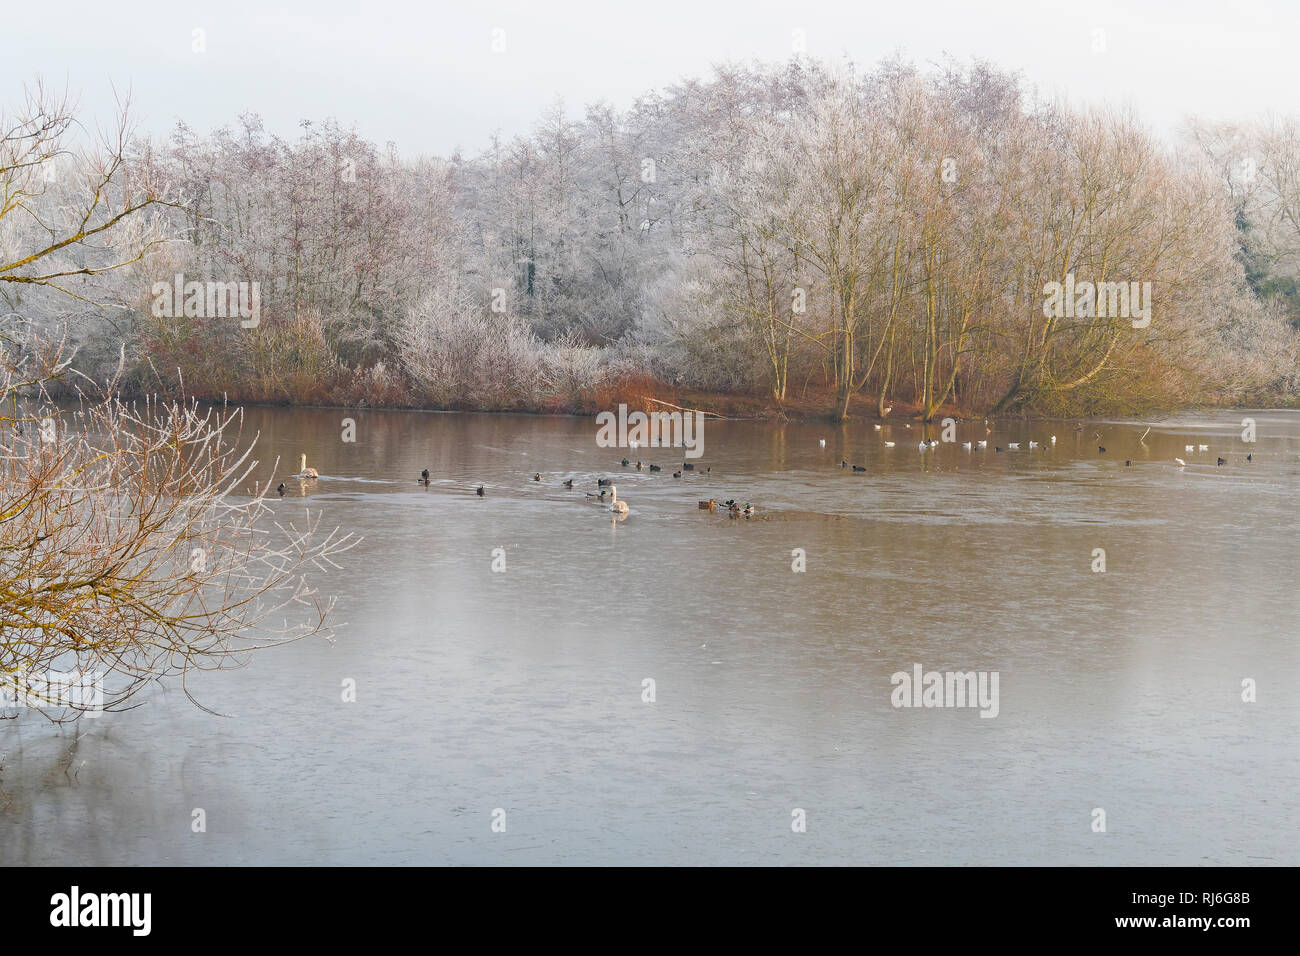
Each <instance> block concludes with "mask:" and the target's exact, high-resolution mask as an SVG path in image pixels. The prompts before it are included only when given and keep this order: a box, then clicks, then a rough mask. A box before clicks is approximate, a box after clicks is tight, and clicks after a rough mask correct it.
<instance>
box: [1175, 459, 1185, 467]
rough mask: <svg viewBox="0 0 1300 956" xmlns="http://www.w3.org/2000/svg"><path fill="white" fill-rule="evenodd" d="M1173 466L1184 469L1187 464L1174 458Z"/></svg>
mask: <svg viewBox="0 0 1300 956" xmlns="http://www.w3.org/2000/svg"><path fill="white" fill-rule="evenodd" d="M1174 464H1176V465H1177V466H1178V467H1179V468H1186V467H1187V462H1185V461H1183V460H1182V459H1181V458H1175V459H1174Z"/></svg>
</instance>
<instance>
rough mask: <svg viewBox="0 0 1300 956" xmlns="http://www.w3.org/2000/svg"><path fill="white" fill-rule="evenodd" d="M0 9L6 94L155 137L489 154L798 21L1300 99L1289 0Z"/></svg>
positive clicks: (1207, 91)
mask: <svg viewBox="0 0 1300 956" xmlns="http://www.w3.org/2000/svg"><path fill="white" fill-rule="evenodd" d="M4 2H5V11H4V15H3V22H4V28H5V29H4V33H5V34H6V36H5V38H4V44H3V46H4V56H3V58H0V78H3V81H4V97H3V100H4V102H6V103H11V102H13V101H14V99H15V94H16V91H18V90H20V89H21V87H22V84H23V83H25V82H30V81H31V80H32V79H33V78H34V77H35V76H37V75H38V74H39V75H41V76H43V77H44V78H45V79H46V80H47V81H51V82H53V83H55V84H57V85H60V86H62V85H64V84H66V85H67V86H68V87H69V89H70V90H71V91H72V92H73V93H74V94H76V95H77V96H78V97H79V99H80V102H81V104H82V106H83V107H84V109H85V114H86V115H87V116H89V117H90V118H96V117H100V118H103V117H107V116H109V115H111V104H112V92H111V91H112V86H113V85H114V84H116V85H117V86H118V88H120V89H128V88H129V89H130V90H131V92H132V97H133V101H134V106H135V116H136V120H137V122H138V124H139V125H140V126H141V127H142V128H143V129H144V130H147V131H151V132H163V131H165V130H166V129H167V128H168V127H170V126H171V125H172V124H173V123H174V122H175V120H176V119H177V118H181V117H183V118H184V119H185V120H186V121H187V122H188V123H189V124H190V125H191V126H193V127H195V128H196V129H198V130H199V131H204V132H206V131H208V130H210V129H211V128H213V127H215V126H218V125H221V124H223V123H227V122H230V121H231V120H233V119H234V118H235V117H236V116H238V114H239V113H241V112H244V111H248V110H251V111H256V112H259V113H261V114H262V115H263V117H264V118H265V120H266V123H267V126H268V127H269V128H270V129H271V130H272V131H274V132H277V133H280V134H282V135H283V134H288V135H291V134H293V132H294V130H295V128H296V124H297V122H298V121H299V120H300V119H303V118H311V119H322V118H325V117H329V116H333V117H336V118H337V119H339V120H340V121H342V122H343V123H344V124H346V125H353V124H355V125H356V126H357V128H358V129H359V130H360V131H361V133H362V134H363V135H365V136H366V137H368V138H370V139H373V140H376V141H378V142H381V143H382V142H385V141H389V140H391V141H393V142H395V143H396V144H397V146H398V148H399V149H400V150H401V152H403V153H405V154H408V155H410V154H415V153H420V152H430V153H440V154H446V153H449V152H450V151H451V150H453V149H454V148H456V147H458V146H459V147H462V148H463V149H464V150H465V151H466V152H467V153H475V152H478V151H479V150H480V149H482V148H483V147H484V146H485V144H486V143H487V139H488V136H489V135H490V134H491V133H492V132H493V131H494V130H495V131H500V132H502V133H503V134H505V135H507V136H510V135H513V134H515V133H522V132H527V131H528V130H529V129H530V128H531V126H532V124H533V122H534V121H535V120H536V118H537V117H538V115H539V114H540V113H541V111H542V110H543V109H544V108H546V107H547V106H548V105H549V104H551V103H552V102H554V101H555V100H556V99H557V98H561V99H563V101H564V102H565V104H566V106H567V108H568V111H569V113H570V115H573V116H576V115H580V113H581V108H582V107H583V106H584V105H585V104H587V103H589V102H593V101H596V100H602V99H603V100H607V101H609V102H611V103H613V104H614V105H615V106H618V107H626V106H627V105H629V104H630V103H631V102H632V100H633V98H634V97H635V96H636V95H637V94H639V93H642V92H645V91H647V90H652V89H657V88H662V87H664V86H666V85H668V84H670V83H672V82H674V81H675V80H677V79H678V78H680V77H683V76H701V75H704V74H707V73H708V71H709V69H710V66H711V65H712V64H714V63H717V62H721V61H726V60H750V59H754V58H758V59H763V60H784V59H785V58H787V57H789V56H790V54H791V51H792V47H793V44H794V42H795V37H796V33H795V31H801V32H802V35H803V37H804V38H805V45H806V51H807V53H808V55H810V56H815V57H821V58H826V59H838V58H841V57H844V56H846V55H847V56H848V57H850V58H851V59H853V60H854V61H856V62H858V63H859V64H872V63H875V62H876V61H878V60H880V59H881V58H883V57H885V56H888V55H890V54H891V53H893V52H895V51H901V52H902V53H903V54H905V55H906V56H907V57H909V58H911V59H914V60H917V61H919V62H922V63H926V62H934V61H937V60H939V59H940V58H941V57H943V55H944V54H945V53H947V54H951V55H953V56H955V57H957V58H959V59H968V58H970V57H972V56H978V57H982V58H986V59H989V60H992V61H994V62H995V63H997V64H999V65H1000V66H1003V67H1007V68H1012V69H1018V70H1021V71H1023V73H1024V75H1025V77H1026V78H1027V79H1028V80H1029V81H1031V82H1032V83H1034V84H1036V85H1037V86H1038V87H1039V89H1040V90H1041V91H1042V92H1044V93H1046V94H1048V95H1053V96H1059V97H1063V98H1067V99H1069V100H1070V101H1071V102H1073V103H1076V104H1083V103H1088V102H1096V101H1108V102H1112V103H1121V104H1131V105H1132V106H1133V107H1135V108H1136V109H1137V110H1138V112H1139V113H1140V114H1141V116H1142V117H1144V118H1145V119H1146V120H1147V121H1148V123H1149V124H1150V125H1151V126H1152V128H1153V129H1155V130H1156V131H1157V132H1158V133H1161V134H1169V133H1170V132H1171V131H1172V130H1173V129H1174V128H1175V127H1176V126H1177V124H1178V123H1179V122H1180V121H1181V119H1182V118H1183V117H1184V116H1185V115H1186V114H1188V113H1193V112H1194V113H1198V114H1200V115H1204V116H1211V117H1218V118H1222V117H1234V116H1235V117H1251V116H1256V115H1259V114H1262V113H1266V112H1269V111H1273V112H1297V111H1300V82H1297V81H1298V80H1300V65H1298V63H1300V56H1298V55H1297V42H1300V2H1297V0H1233V2H1231V3H1228V2H1206V0H1151V2H1132V3H1111V2H1106V0H1100V2H1093V0H1039V2H1034V0H991V2H990V0H957V2H948V0H893V2H888V3H877V2H874V0H839V2H820V0H798V2H786V3H769V2H765V0H604V2H587V0H571V2H556V0H533V2H479V0H457V2H454V3H446V2H440V0H432V2H407V3H397V2H380V0H376V2H364V3H363V2H361V0H312V2H307V3H274V2H253V3H247V2H243V0H220V2H206V0H205V2H189V0H136V2H131V0H128V2H125V3H114V4H105V3H102V2H101V3H90V2H83V0H71V2H69V0H56V2H49V0H47V2H43V3H40V2H34V0H4ZM195 30H202V31H204V33H203V40H204V42H205V44H206V51H205V52H195V51H194V49H193V47H194V46H195V39H194V31H195ZM496 30H501V31H504V42H505V50H504V52H499V53H498V52H494V51H493V43H494V31H496ZM1098 30H1100V31H1104V32H1103V33H1102V34H1100V35H1098V34H1097V33H1096V32H1095V31H1098ZM495 36H496V37H497V38H499V36H500V35H499V34H497V35H495ZM1099 42H1100V43H1101V44H1104V52H1094V46H1096V45H1098V44H1099Z"/></svg>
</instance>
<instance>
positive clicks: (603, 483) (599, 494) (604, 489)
mask: <svg viewBox="0 0 1300 956" xmlns="http://www.w3.org/2000/svg"><path fill="white" fill-rule="evenodd" d="M984 425H985V428H984V433H985V434H986V435H987V434H992V429H990V428H989V427H988V422H987V421H985V423H984ZM904 427H905V428H909V429H910V428H911V427H912V426H911V425H905V426H904ZM875 430H876V431H881V426H880V425H876V426H875ZM1075 431H1076V432H1082V431H1083V426H1082V425H1080V426H1078V427H1077V428H1076V429H1075ZM1148 431H1149V429H1148ZM1095 437H1098V438H1100V437H1101V436H1100V434H1099V433H1098V434H1096V436H1095ZM1143 437H1145V435H1144V436H1143ZM1139 440H1140V439H1139ZM818 443H819V445H820V447H822V448H825V447H826V439H825V438H821V439H818ZM883 444H884V447H886V448H893V447H895V446H896V444H897V443H896V442H892V441H885V442H883ZM960 444H961V447H962V449H964V450H965V451H968V452H974V451H975V450H976V449H987V448H988V445H989V443H988V440H987V439H985V440H980V441H975V440H972V441H965V442H961V443H960ZM938 445H939V442H937V441H935V440H934V439H932V438H930V439H922V440H921V441H920V442H918V443H917V451H918V452H922V453H924V452H927V451H930V450H931V449H933V448H935V447H937V446H938ZM1055 445H1056V436H1055V435H1051V436H1049V437H1048V438H1047V440H1046V441H1045V442H1038V441H1035V440H1032V439H1031V440H1030V441H1029V442H1028V446H1029V450H1030V451H1034V450H1037V449H1043V448H1051V447H1053V446H1055ZM1020 447H1021V442H1018V441H1013V442H1007V445H1006V448H1005V449H1004V448H1003V447H1002V446H1001V445H994V446H993V451H994V453H995V454H996V453H1001V452H1004V451H1017V450H1019V449H1020ZM1209 450H1210V446H1209V445H1205V444H1200V443H1196V444H1192V445H1184V446H1183V451H1184V453H1185V454H1189V455H1190V454H1196V453H1200V452H1208V451H1209ZM1097 453H1098V454H1099V455H1104V454H1106V446H1105V445H1098V446H1097ZM1253 460H1254V455H1253V454H1248V455H1247V456H1246V461H1253ZM1227 463H1228V461H1227V459H1226V458H1223V457H1221V456H1216V461H1215V464H1216V465H1226V464H1227ZM1132 464H1133V461H1132V459H1128V458H1126V459H1125V460H1124V465H1125V467H1129V466H1131V465H1132ZM1174 464H1175V465H1177V466H1178V467H1179V468H1180V469H1182V468H1186V467H1187V462H1186V461H1184V460H1183V459H1182V458H1175V459H1174ZM619 465H620V466H621V467H623V468H629V467H634V468H635V469H636V470H637V471H642V470H647V471H649V472H650V473H651V474H653V473H655V472H661V471H663V467H662V466H661V465H655V464H650V465H645V464H643V463H642V462H640V461H637V462H636V463H635V464H633V462H631V461H630V460H629V459H627V458H624V459H623V460H622V461H621V462H619ZM840 467H841V468H852V469H853V471H855V472H865V471H866V470H867V469H866V467H865V466H863V465H856V464H855V465H850V464H849V461H848V459H847V458H845V459H841V460H840ZM687 471H694V472H696V473H697V474H704V475H707V474H710V473H711V472H712V471H713V468H712V467H707V468H704V469H703V470H702V471H701V470H700V469H697V468H696V466H695V465H694V464H693V463H692V462H689V461H684V462H682V467H681V469H680V470H678V471H674V472H673V473H672V475H673V477H674V478H681V477H682V474H683V472H687ZM290 477H291V478H296V479H298V480H300V481H306V480H309V479H314V478H319V477H320V472H318V471H317V470H316V469H315V468H309V467H308V466H307V455H306V453H304V454H303V455H302V456H301V459H300V462H299V470H298V473H297V474H296V475H291V476H290ZM532 480H533V481H535V482H541V480H542V473H541V472H534V473H533V479H532ZM416 481H417V482H419V483H421V484H423V485H425V486H427V485H428V484H429V469H428V468H425V469H424V470H423V471H421V472H420V477H419V478H417V479H416ZM561 484H562V485H563V486H564V487H565V488H568V489H572V488H573V479H572V478H566V479H565V480H564V481H563V482H561ZM596 488H597V490H596V491H594V492H593V491H588V492H586V493H585V494H586V497H587V498H589V499H593V500H595V501H596V502H598V503H600V504H601V505H604V504H605V501H606V496H609V499H608V500H609V510H610V511H612V512H613V513H614V514H616V515H626V514H627V513H628V510H629V509H628V505H627V501H626V500H625V499H621V498H619V496H618V487H617V486H616V485H615V484H614V483H613V480H612V479H610V478H597V479H596ZM276 492H277V493H278V494H279V495H280V496H281V497H283V496H284V493H285V487H284V482H281V483H280V485H279V487H278V488H276ZM474 494H475V495H477V496H478V497H480V498H483V497H485V496H486V491H485V489H484V486H483V485H478V486H477V487H476V488H475V489H474ZM718 505H719V502H718V501H717V499H716V498H710V499H708V500H707V501H701V502H699V509H700V510H701V511H716V510H717V509H718ZM721 505H722V507H723V508H724V509H725V510H726V513H727V514H728V515H729V516H731V517H733V518H738V517H745V518H749V517H752V516H753V515H754V514H756V513H757V509H756V508H754V506H753V505H751V504H750V503H749V502H745V504H744V505H743V506H742V505H741V504H740V503H739V502H738V501H736V500H735V499H734V498H728V499H727V500H726V501H724V502H722V503H721Z"/></svg>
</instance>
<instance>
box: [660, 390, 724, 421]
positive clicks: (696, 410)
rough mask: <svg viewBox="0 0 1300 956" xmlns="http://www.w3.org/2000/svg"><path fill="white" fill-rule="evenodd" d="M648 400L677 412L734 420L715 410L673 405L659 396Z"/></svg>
mask: <svg viewBox="0 0 1300 956" xmlns="http://www.w3.org/2000/svg"><path fill="white" fill-rule="evenodd" d="M646 398H650V396H648V395H647V396H646ZM650 401H652V402H654V403H655V404H656V405H667V406H668V407H669V408H675V409H677V410H678V411H679V412H694V413H695V414H696V415H709V416H712V417H713V418H718V419H721V420H722V421H724V422H729V421H735V420H736V419H733V418H730V417H728V416H726V415H719V414H718V413H717V412H706V411H705V410H704V409H702V408H686V407H685V406H683V405H674V404H673V403H672V402H665V401H664V400H663V399H660V398H650Z"/></svg>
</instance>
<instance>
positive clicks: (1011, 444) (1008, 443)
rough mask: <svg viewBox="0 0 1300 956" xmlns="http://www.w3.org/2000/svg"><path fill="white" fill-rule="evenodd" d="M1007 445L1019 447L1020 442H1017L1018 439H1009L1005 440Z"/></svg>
mask: <svg viewBox="0 0 1300 956" xmlns="http://www.w3.org/2000/svg"><path fill="white" fill-rule="evenodd" d="M1007 447H1008V448H1019V447H1020V442H1018V441H1009V442H1007Z"/></svg>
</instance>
